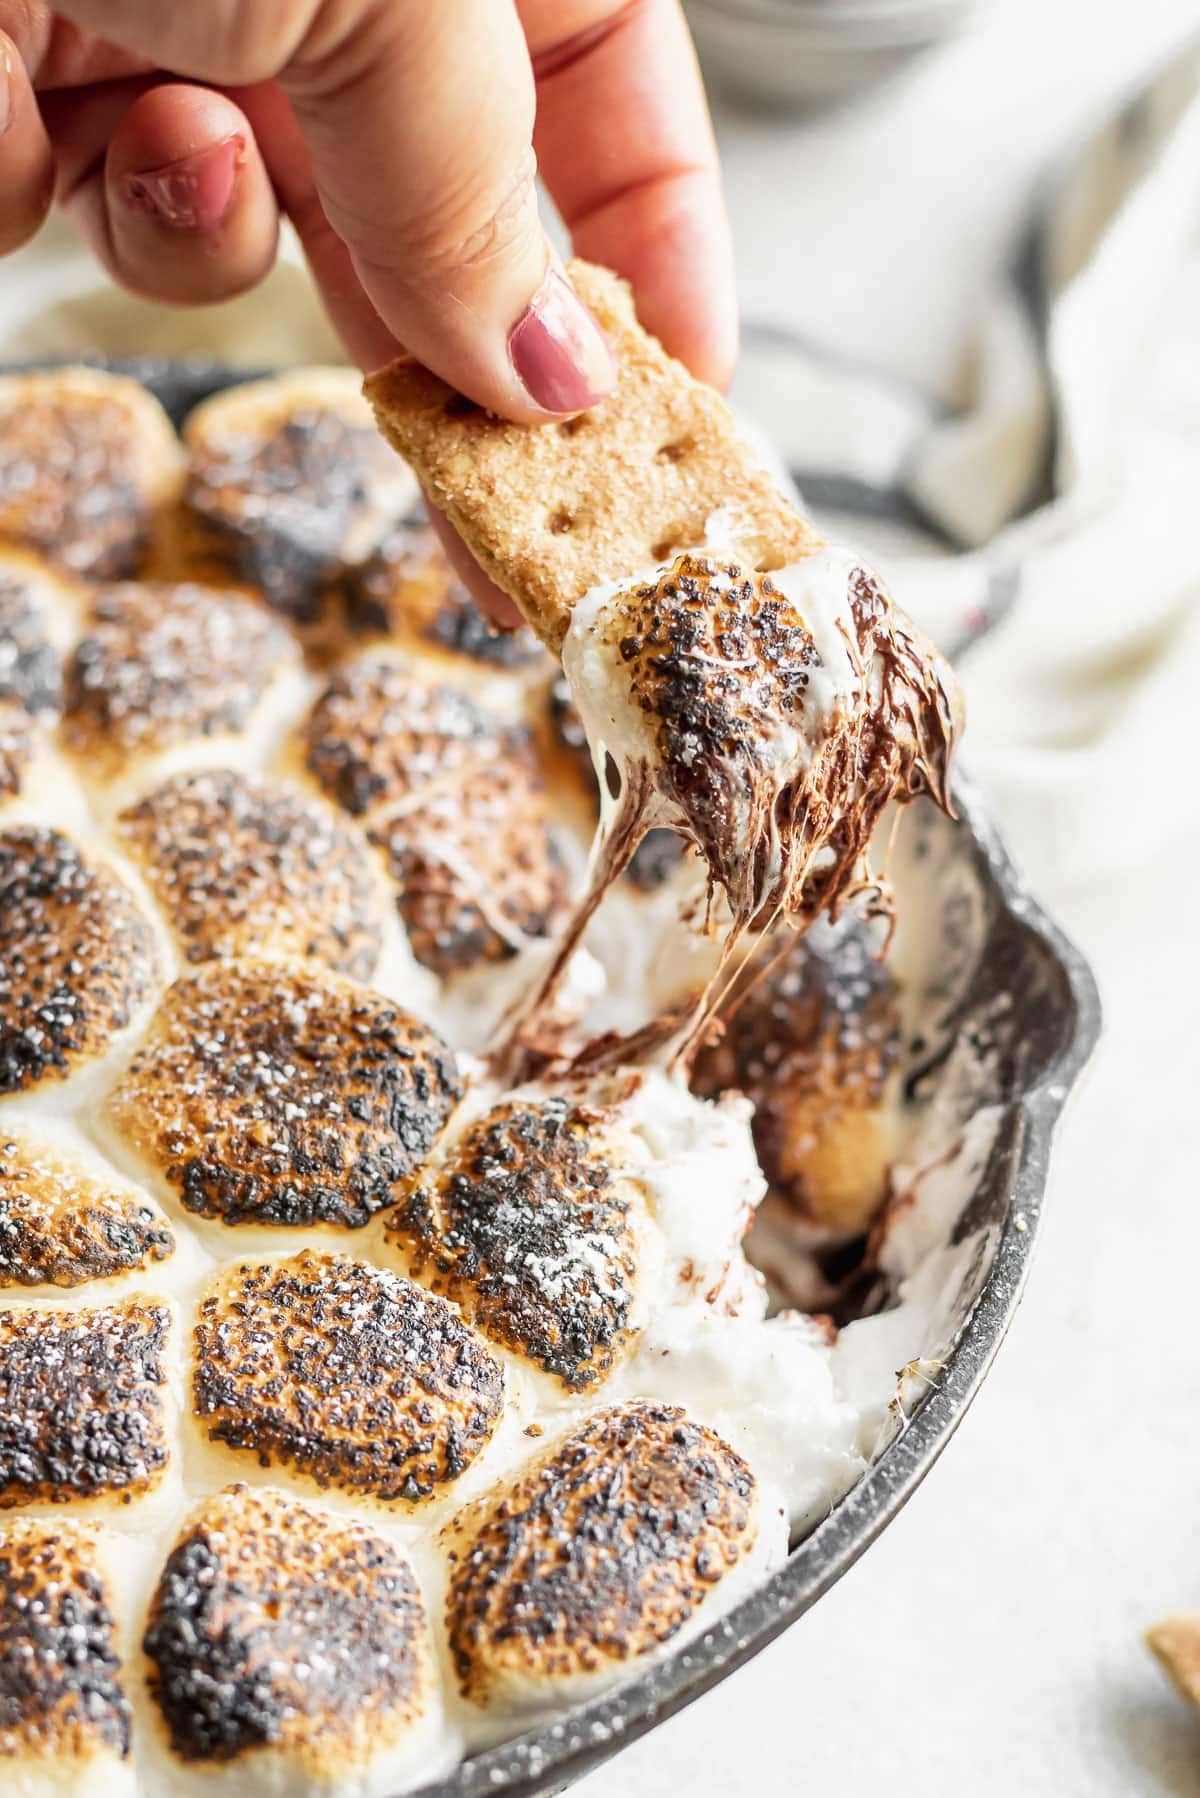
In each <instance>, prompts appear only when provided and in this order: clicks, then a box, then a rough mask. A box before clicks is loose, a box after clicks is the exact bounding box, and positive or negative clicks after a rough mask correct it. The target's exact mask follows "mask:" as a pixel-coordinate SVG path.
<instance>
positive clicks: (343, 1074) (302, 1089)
mask: <svg viewBox="0 0 1200 1798" xmlns="http://www.w3.org/2000/svg"><path fill="white" fill-rule="evenodd" d="M461 1092H462V1081H461V1077H460V1075H459V1071H458V1068H457V1065H456V1063H455V1060H454V1057H453V1055H452V1054H451V1053H450V1051H449V1050H448V1049H447V1048H446V1046H445V1044H444V1043H443V1042H442V1041H441V1040H440V1038H439V1037H437V1036H436V1035H435V1034H434V1032H433V1031H432V1030H430V1029H429V1028H428V1027H427V1026H426V1025H424V1024H422V1023H420V1022H419V1021H418V1020H417V1019H416V1018H414V1017H412V1016H411V1015H410V1014H409V1013H408V1012H406V1011H403V1010H401V1008H400V1007H399V1006H398V1005H394V1004H392V1003H391V1002H390V1001H389V1000H386V999H384V998H382V997H381V996H380V995H379V994H378V993H373V992H371V991H369V990H368V989H367V988H365V987H361V986H358V985H357V984H355V983H354V982H352V981H348V980H344V979H343V978H342V977H341V976H339V975H335V974H329V973H326V972H324V971H323V970H321V969H319V968H317V967H315V966H313V965H311V964H309V963H295V962H293V963H280V962H270V961H240V962H233V963H226V964H222V963H210V964H207V965H206V966H204V967H202V968H201V969H200V970H199V971H198V972H197V973H195V974H191V975H188V976H186V977H185V978H184V979H182V980H179V981H177V982H176V983H175V985H174V986H173V987H172V988H171V989H170V990H169V992H168V993H167V994H166V996H165V998H164V999H163V1002H162V1005H161V1006H160V1008H159V1010H158V1012H157V1013H156V1015H155V1017H154V1019H153V1021H152V1023H151V1025H150V1029H149V1031H148V1033H147V1036H146V1038H145V1041H144V1043H143V1045H142V1047H141V1049H140V1050H139V1051H138V1053H137V1055H136V1056H135V1057H134V1059H133V1061H132V1063H131V1064H130V1066H129V1068H128V1070H127V1072H126V1073H125V1074H124V1075H123V1076H122V1078H121V1080H120V1081H119V1082H118V1084H117V1086H116V1087H115V1089H114V1090H113V1092H112V1094H111V1096H110V1098H109V1100H108V1101H107V1104H106V1107H105V1110H104V1114H103V1117H102V1119H101V1128H102V1129H103V1131H104V1133H105V1136H106V1139H107V1140H109V1141H111V1142H112V1144H113V1148H114V1152H115V1153H122V1152H123V1154H124V1157H125V1158H127V1159H129V1160H130V1162H131V1166H132V1167H133V1168H134V1170H135V1171H136V1172H138V1174H139V1175H140V1177H142V1178H144V1179H145V1180H146V1181H147V1182H148V1183H150V1184H152V1185H155V1186H157V1187H158V1188H159V1190H160V1191H163V1192H164V1193H165V1195H166V1196H167V1197H168V1199H169V1200H171V1201H173V1202H174V1203H176V1204H182V1205H183V1206H184V1207H185V1208H186V1209H187V1210H188V1211H189V1212H192V1213H193V1214H194V1215H195V1216H196V1217H198V1218H209V1219H215V1220H219V1222H221V1223H222V1224H248V1223H251V1224H253V1223H257V1224H260V1225H265V1226H277V1225H284V1226H288V1227H296V1226H306V1225H314V1224H329V1225H340V1226H343V1227H350V1228H357V1227H360V1226H361V1225H363V1224H365V1223H366V1222H367V1221H368V1219H369V1218H370V1217H372V1216H373V1215H374V1213H375V1212H377V1211H381V1210H383V1209H384V1208H385V1207H387V1206H389V1205H392V1204H394V1203H395V1201H396V1199H397V1197H398V1196H399V1188H400V1183H401V1182H402V1181H404V1180H406V1179H407V1178H408V1177H409V1176H410V1175H411V1174H412V1173H413V1172H414V1171H415V1170H416V1168H417V1167H418V1166H419V1165H420V1163H421V1162H422V1161H423V1159H424V1157H425V1156H426V1155H427V1154H428V1152H429V1150H430V1148H431V1147H432V1146H433V1143H434V1142H435V1140H436V1139H437V1137H438V1135H439V1134H440V1132H441V1130H442V1129H443V1127H444V1125H445V1123H446V1120H447V1118H448V1117H449V1115H450V1112H451V1110H452V1108H453V1106H454V1105H455V1104H456V1102H457V1100H458V1099H459V1097H460V1095H461Z"/></svg>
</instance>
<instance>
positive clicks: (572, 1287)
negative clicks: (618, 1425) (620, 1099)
mask: <svg viewBox="0 0 1200 1798" xmlns="http://www.w3.org/2000/svg"><path fill="white" fill-rule="evenodd" d="M641 1159H642V1155H641V1150H640V1147H639V1145H638V1143H637V1142H636V1140H635V1139H634V1138H632V1137H631V1136H630V1135H629V1133H628V1132H626V1131H624V1130H623V1129H622V1126H621V1124H620V1121H619V1118H618V1116H617V1114H616V1112H615V1111H614V1110H612V1109H611V1108H605V1107H603V1106H596V1105H593V1104H590V1103H588V1102H587V1101H586V1099H584V1100H583V1101H580V1102H577V1101H575V1100H573V1099H571V1098H569V1097H563V1096H560V1095H557V1094H547V1093H544V1092H541V1091H538V1090H537V1089H531V1090H530V1091H529V1092H528V1093H527V1094H517V1095H516V1096H514V1097H512V1098H509V1099H506V1100H503V1101H501V1102H500V1103H499V1104H497V1105H495V1106H493V1107H492V1108H491V1109H490V1110H488V1111H487V1112H486V1113H485V1114H484V1115H483V1116H482V1117H479V1118H478V1119H476V1121H474V1122H473V1123H471V1124H469V1125H468V1126H467V1128H466V1129H465V1131H464V1132H463V1133H462V1135H461V1136H459V1137H458V1138H457V1140H455V1141H454V1142H453V1143H452V1144H451V1146H450V1148H449V1151H448V1153H447V1155H446V1158H445V1160H444V1162H443V1163H442V1164H441V1165H440V1166H439V1167H437V1168H436V1169H435V1170H433V1171H431V1172H430V1174H429V1175H428V1176H427V1177H426V1178H425V1179H424V1180H422V1181H421V1183H420V1184H419V1185H416V1186H415V1187H414V1189H413V1190H412V1191H411V1192H410V1193H409V1194H408V1195H407V1196H406V1197H405V1198H404V1199H403V1200H402V1201H401V1202H400V1204H398V1205H397V1206H396V1207H395V1209H394V1210H393V1211H391V1212H390V1213H389V1214H388V1217H387V1219H386V1220H385V1230H386V1240H387V1243H388V1245H389V1247H390V1248H391V1249H393V1250H394V1252H395V1253H396V1255H397V1256H398V1258H399V1260H400V1263H401V1265H402V1266H403V1267H404V1268H405V1270H406V1272H407V1273H409V1274H410V1275H411V1276H412V1278H413V1279H415V1280H420V1281H421V1282H422V1283H423V1284H425V1285H426V1286H428V1287H429V1288H430V1290H431V1291H433V1292H437V1293H442V1294H444V1295H445V1296H446V1297H447V1298H450V1299H452V1300H453V1301H454V1303H455V1304H456V1305H458V1307H459V1308H460V1309H461V1311H462V1313H463V1315H464V1317H466V1318H467V1319H468V1320H469V1321H470V1322H471V1323H472V1324H474V1325H475V1327H476V1328H477V1329H479V1330H482V1331H483V1333H484V1334H485V1335H486V1336H487V1337H489V1338H490V1340H491V1341H493V1342H496V1343H499V1344H501V1345H502V1346H503V1347H504V1348H505V1349H507V1350H508V1351H509V1353H510V1354H512V1355H515V1356H519V1357H520V1358H521V1359H522V1361H524V1362H525V1363H526V1364H528V1365H529V1366H530V1367H532V1368H534V1369H537V1370H539V1371H540V1372H541V1373H543V1374H546V1375H549V1376H550V1378H551V1380H552V1381H553V1382H554V1383H555V1385H556V1386H557V1387H558V1389H559V1390H560V1391H563V1392H584V1391H587V1390H589V1389H590V1388H592V1387H594V1386H596V1385H598V1384H599V1383H600V1382H601V1381H602V1380H604V1379H606V1378H607V1377H608V1375H609V1374H610V1373H611V1371H612V1369H613V1367H614V1365H615V1364H616V1363H617V1362H618V1361H619V1360H620V1359H621V1357H622V1356H624V1355H626V1354H627V1353H628V1352H629V1350H630V1348H631V1346H632V1344H633V1342H634V1341H635V1340H636V1337H637V1332H638V1328H639V1323H640V1315H641V1311H642V1309H643V1307H644V1304H645V1299H646V1293H647V1291H648V1288H649V1286H650V1284H651V1281H652V1277H653V1274H652V1270H653V1267H654V1264H655V1262H656V1260H657V1258H658V1256H659V1254H660V1252H661V1251H660V1250H659V1248H658V1244H657V1239H656V1237H655V1235H654V1233H653V1231H652V1227H651V1225H650V1221H649V1218H648V1215H647V1211H646V1203H645V1198H644V1195H643V1193H642V1191H641V1189H640V1187H639V1185H638V1181H637V1175H638V1171H639V1164H640V1161H641Z"/></svg>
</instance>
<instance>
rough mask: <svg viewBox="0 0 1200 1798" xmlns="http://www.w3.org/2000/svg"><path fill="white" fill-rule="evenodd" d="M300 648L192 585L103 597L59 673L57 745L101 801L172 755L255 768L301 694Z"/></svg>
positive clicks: (259, 613) (274, 627)
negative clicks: (62, 678)
mask: <svg viewBox="0 0 1200 1798" xmlns="http://www.w3.org/2000/svg"><path fill="white" fill-rule="evenodd" d="M299 670H300V651H299V649H298V647H297V645H296V643H295V641H294V639H293V638H292V637H291V636H290V635H289V633H288V632H287V631H286V630H284V628H283V627H282V625H280V624H279V623H277V622H276V620H274V619H273V618H271V617H270V615H269V614H268V613H267V612H265V611H264V610H263V608H262V607H261V606H259V605H256V604H255V603H254V601H253V600H250V599H247V598H245V597H244V596H243V595H241V594H239V593H234V592H225V591H222V590H220V589H218V588H215V587H199V586H195V585H192V584H190V583H187V582H180V583H167V582H156V583H150V584H146V585H139V586H135V585H133V584H131V583H130V584H125V585H121V586H115V587H106V588H103V589H101V591H100V593H99V594H98V595H97V597H96V599H95V600H94V602H93V604H92V608H91V612H90V614H89V616H88V619H87V622H86V626H85V632H84V635H83V637H82V638H81V640H80V642H79V643H78V644H77V645H76V648H75V651H74V653H73V655H72V656H71V658H70V660H69V662H68V664H67V671H66V684H65V702H64V713H63V726H62V741H63V743H64V745H65V747H66V749H67V750H68V751H69V752H70V754H71V755H72V756H73V758H74V760H75V764H76V767H77V769H78V772H79V775H80V777H81V778H82V779H83V780H84V781H85V782H87V783H88V784H89V786H90V787H91V788H92V790H93V793H94V794H95V796H96V797H97V799H101V800H102V799H104V798H105V797H112V796H115V798H116V800H117V801H118V802H120V801H121V800H123V799H125V798H126V797H127V796H128V793H129V787H130V782H131V779H132V778H133V777H134V776H137V777H138V778H142V779H147V778H149V777H150V776H151V775H152V774H153V773H156V772H168V771H170V761H171V758H172V757H180V756H182V757H183V759H184V761H185V763H186V764H188V765H195V764H197V763H205V764H206V765H210V766H211V765H212V764H213V763H214V762H216V763H221V762H224V761H227V760H229V759H230V758H238V759H240V760H243V761H244V760H248V759H252V758H253V757H254V755H255V753H256V750H257V748H258V746H259V742H260V739H261V738H262V737H263V735H264V733H265V732H268V731H270V730H273V729H274V727H275V726H276V723H277V720H278V714H279V712H280V711H281V710H282V711H286V710H287V709H288V707H289V706H290V705H291V704H293V703H294V701H295V700H297V699H298V698H299V696H300V695H301V693H302V681H301V676H300V672H299Z"/></svg>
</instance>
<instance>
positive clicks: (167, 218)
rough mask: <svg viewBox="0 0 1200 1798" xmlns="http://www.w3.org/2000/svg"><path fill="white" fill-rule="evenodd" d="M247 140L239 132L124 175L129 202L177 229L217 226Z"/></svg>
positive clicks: (227, 204)
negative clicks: (156, 166)
mask: <svg viewBox="0 0 1200 1798" xmlns="http://www.w3.org/2000/svg"><path fill="white" fill-rule="evenodd" d="M245 147H246V146H245V143H244V142H243V140H242V138H240V137H239V136H237V135H236V134H235V135H234V136H233V137H226V138H223V139H222V141H221V142H220V143H219V144H207V145H206V146H205V148H204V149H203V150H197V151H196V153H195V155H194V156H181V157H180V159H179V161H178V162H168V163H166V164H165V165H164V167H162V168H161V169H143V170H141V171H140V172H139V173H138V174H136V175H127V176H126V177H125V194H126V198H127V199H128V200H129V202H130V204H131V205H133V206H136V207H137V208H138V209H139V211H141V212H146V213H149V214H150V216H151V218H154V219H157V221H158V223H159V224H160V225H170V226H172V227H173V229H175V230H176V231H215V230H216V228H217V226H218V225H219V224H220V223H221V220H222V219H223V218H224V217H225V214H226V213H227V212H228V211H229V208H230V206H231V204H232V202H233V190H234V184H235V183H236V181H237V172H238V169H239V168H240V166H241V162H242V154H243V152H244V150H245Z"/></svg>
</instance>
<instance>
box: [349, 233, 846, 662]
mask: <svg viewBox="0 0 1200 1798" xmlns="http://www.w3.org/2000/svg"><path fill="white" fill-rule="evenodd" d="M568 272H569V274H570V277H571V281H572V284H573V286H574V288H575V291H576V292H577V293H578V295H579V297H580V298H581V299H582V300H583V301H584V303H585V304H586V305H587V306H589V307H590V309H591V311H592V312H593V313H594V315H595V316H596V318H597V319H598V320H599V322H600V324H601V325H602V327H603V328H604V331H605V332H606V334H607V336H608V338H609V341H610V343H611V344H612V346H613V349H614V351H615V353H616V358H617V363H618V366H619V369H620V375H619V379H618V382H617V386H616V389H615V391H614V392H613V393H612V394H611V395H610V397H609V398H608V399H606V400H604V401H602V402H601V404H600V405H598V406H594V407H592V409H591V410H590V411H588V412H583V413H580V414H579V415H578V416H577V417H576V418H572V419H568V420H567V421H566V422H565V423H562V424H547V425H516V424H510V423H508V422H506V421H505V420H504V419H500V418H497V417H495V416H494V415H493V414H491V413H488V412H485V411H484V410H483V409H482V408H481V407H478V406H475V405H473V404H472V403H471V402H470V401H469V400H466V399H464V398H463V397H462V395H461V394H457V393H455V392H454V390H453V388H451V387H448V386H447V385H446V383H445V382H444V381H442V380H440V379H439V378H438V376H437V375H434V374H431V373H430V372H429V370H428V369H426V368H423V367H422V366H421V365H420V364H419V363H417V362H414V361H412V360H411V358H402V359H401V360H399V361H397V362H393V363H391V364H390V365H389V366H388V367H387V368H384V369H381V370H380V371H379V373H378V374H375V375H371V376H370V377H369V378H368V380H367V382H366V384H365V387H364V391H365V393H366V396H367V398H368V399H369V400H370V402H371V405H372V406H373V407H374V410H375V416H376V419H377V420H378V423H379V427H380V429H381V430H382V432H383V433H384V435H385V437H387V439H388V441H389V442H390V443H391V444H392V446H393V447H394V448H395V449H397V450H398V451H399V452H400V454H401V455H402V456H404V457H406V459H407V460H408V461H409V462H410V463H411V464H412V466H413V468H414V469H415V470H416V473H417V477H418V479H419V480H420V482H421V485H422V486H423V487H424V488H425V489H426V491H427V492H428V494H429V496H430V498H431V499H432V500H433V502H434V504H435V505H437V506H438V507H439V508H440V510H441V511H443V512H444V513H445V514H446V516H447V517H448V518H449V520H450V522H451V523H452V524H453V525H454V527H455V529H456V530H457V531H458V533H459V535H460V536H461V537H462V539H463V541H464V542H465V543H466V545H467V547H468V548H469V549H470V551H471V553H472V554H473V555H474V557H475V559H476V560H477V561H478V562H479V564H480V566H481V567H482V568H483V569H484V571H485V572H486V573H487V574H489V575H490V576H491V578H492V579H493V580H494V581H495V582H496V584H497V585H498V586H500V587H502V588H503V589H504V591H505V592H506V593H508V594H511V596H512V598H513V599H514V600H515V601H516V602H517V605H518V606H519V607H520V609H521V611H522V612H523V613H524V615H525V617H526V618H527V619H528V620H529V623H530V624H531V625H532V626H533V628H534V630H535V631H536V632H537V633H538V635H539V636H540V637H541V638H542V639H543V641H544V642H545V643H547V644H548V645H549V647H550V648H551V649H553V650H555V651H556V652H557V651H558V650H559V649H560V648H561V645H562V640H563V637H564V635H565V634H566V629H567V624H568V622H569V620H570V614H571V609H572V607H573V605H574V603H575V601H576V600H577V599H579V598H580V597H581V596H582V595H583V594H584V593H586V592H587V590H588V589H589V588H590V587H593V586H595V585H597V584H598V583H599V582H601V581H610V580H620V579H622V578H623V577H625V576H636V575H638V574H640V573H642V572H643V571H645V570H647V569H649V568H652V567H654V566H655V565H656V564H658V563H660V562H662V561H664V560H665V559H666V558H667V557H668V556H670V555H671V554H672V553H673V552H674V551H676V550H683V549H696V548H699V547H700V546H701V545H702V544H703V543H704V540H705V536H706V532H707V528H708V523H709V519H710V518H711V517H712V514H713V513H714V512H717V511H718V510H720V509H721V508H727V510H728V516H729V526H728V528H727V530H725V531H724V533H723V541H727V542H728V543H729V545H730V548H731V549H733V550H735V551H736V552H737V553H738V556H739V559H741V560H743V561H745V562H747V563H749V565H750V566H752V567H754V568H759V569H771V568H781V567H784V566H786V565H787V564H788V563H790V562H794V561H796V560H798V559H799V558H800V557H801V556H804V555H807V554H809V553H810V552H811V551H812V550H814V549H816V548H819V547H820V542H821V540H820V538H819V537H818V536H817V535H816V533H815V532H814V531H812V530H811V529H810V527H809V526H808V525H807V524H805V522H804V521H803V519H801V518H800V517H799V516H798V515H797V513H796V512H795V510H794V509H793V507H792V506H791V505H790V504H789V503H788V501H787V499H786V498H785V497H784V495H783V494H782V493H781V492H780V491H779V489H778V487H777V486H776V485H775V482H774V481H773V480H772V478H771V476H770V475H769V474H768V473H767V472H766V471H765V470H764V469H763V468H762V467H761V466H760V465H759V464H758V462H757V461H756V459H755V456H754V453H753V451H752V450H751V449H750V447H749V445H748V444H746V443H745V442H744V441H743V439H742V438H741V437H740V435H739V433H738V430H737V426H736V424H735V422H734V419H733V415H732V413H731V412H730V410H729V408H728V407H727V406H726V405H725V402H724V401H723V400H722V399H721V398H720V397H719V395H718V394H716V393H714V392H713V390H712V389H711V388H709V387H705V386H704V385H703V384H702V383H701V382H699V381H697V380H695V379H694V378H693V376H692V375H690V374H689V373H688V371H687V370H686V369H685V368H684V367H683V365H682V363H679V362H676V361H675V359H674V358H673V357H672V356H669V355H668V354H667V352H666V351H665V350H664V349H663V347H662V345H661V344H660V343H658V342H657V340H656V339H655V338H653V337H651V336H650V335H649V333H648V332H646V331H645V330H643V329H642V327H641V325H640V324H639V323H638V320H637V315H636V313H635V311H634V306H633V297H632V294H631V293H630V290H629V288H628V286H627V285H626V283H625V282H624V281H621V280H620V279H618V277H617V276H616V275H614V274H612V273H611V272H610V271H609V270H608V269H603V268H597V267H595V266H594V265H592V264H591V263H587V262H572V263H571V264H570V267H569V271H568Z"/></svg>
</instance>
